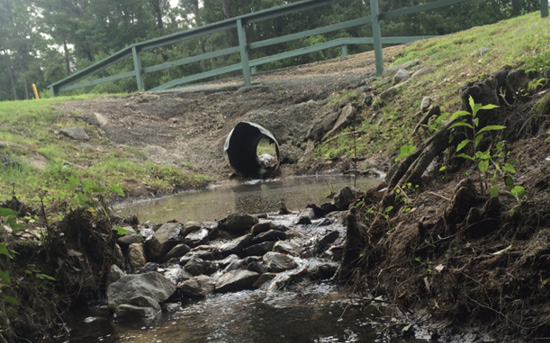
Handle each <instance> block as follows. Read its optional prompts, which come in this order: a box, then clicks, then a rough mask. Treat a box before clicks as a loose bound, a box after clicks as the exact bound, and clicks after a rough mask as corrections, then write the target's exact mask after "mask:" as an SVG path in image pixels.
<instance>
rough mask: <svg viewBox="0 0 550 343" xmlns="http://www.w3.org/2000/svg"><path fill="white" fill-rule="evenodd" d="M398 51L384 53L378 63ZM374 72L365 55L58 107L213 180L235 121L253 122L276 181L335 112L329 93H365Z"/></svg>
mask: <svg viewBox="0 0 550 343" xmlns="http://www.w3.org/2000/svg"><path fill="white" fill-rule="evenodd" d="M402 49H403V47H401V46H400V47H391V48H388V49H386V50H385V53H384V54H385V55H384V56H385V58H386V59H387V61H386V63H387V62H388V61H389V60H391V59H392V58H393V56H394V55H395V54H397V53H398V52H399V51H401V50H402ZM374 70H375V65H374V55H373V53H372V52H367V53H362V54H358V55H353V56H349V57H345V58H339V59H335V60H330V61H324V62H318V63H312V64H308V65H305V66H299V67H293V68H286V69H281V70H277V71H273V72H267V73H262V74H258V75H254V76H253V85H252V87H250V88H243V87H242V80H241V79H238V78H237V79H229V80H224V81H220V82H216V83H209V84H202V85H194V86H188V87H183V88H178V89H173V90H170V91H167V92H161V93H137V94H132V95H129V96H126V97H108V98H100V99H92V100H87V101H67V102H64V103H62V104H60V105H58V108H59V110H60V111H61V112H62V113H63V114H65V115H69V116H79V117H80V118H83V119H84V120H86V121H88V122H89V123H92V124H95V125H96V126H98V127H99V128H100V130H99V134H100V135H105V136H106V137H108V138H109V140H110V141H111V142H114V143H115V144H118V145H120V146H132V147H138V148H142V149H143V150H144V151H145V153H146V156H147V157H148V158H149V159H151V160H152V161H153V162H155V163H159V164H163V165H171V166H175V167H177V168H181V169H183V170H189V171H192V172H197V173H201V174H204V175H207V176H208V177H210V178H212V179H214V180H217V181H220V180H224V179H227V178H228V177H229V176H230V175H231V172H232V171H231V170H230V168H229V167H228V165H227V163H226V161H225V160H224V157H223V144H224V141H225V139H226V137H227V135H228V134H229V132H230V131H231V130H232V129H233V128H234V127H235V125H236V124H237V123H238V122H240V121H252V122H256V123H257V124H260V125H262V126H264V127H266V128H267V129H268V130H270V131H271V132H272V133H273V134H274V135H275V137H276V138H277V139H278V142H279V144H280V145H281V152H282V162H283V165H282V168H281V170H282V172H283V176H284V175H288V174H292V173H294V172H295V171H296V170H298V169H299V168H300V167H301V166H303V164H302V165H300V164H299V163H298V162H299V161H300V162H302V161H305V160H306V159H307V154H308V152H311V143H309V144H308V137H307V136H308V132H310V130H311V128H312V127H313V126H315V125H317V123H319V122H320V121H322V120H323V118H325V117H326V116H327V113H333V112H338V111H339V110H340V108H339V107H338V106H337V105H338V104H334V103H333V101H334V96H332V97H331V95H334V94H336V93H339V92H342V91H343V90H346V89H348V90H357V89H366V90H368V89H369V84H370V79H371V77H372V76H373V72H374ZM91 144H101V143H99V141H98V143H94V142H91ZM308 148H309V150H308Z"/></svg>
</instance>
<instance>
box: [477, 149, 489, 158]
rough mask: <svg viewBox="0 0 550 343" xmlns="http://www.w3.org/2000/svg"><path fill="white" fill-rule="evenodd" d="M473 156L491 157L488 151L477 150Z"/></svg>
mask: <svg viewBox="0 0 550 343" xmlns="http://www.w3.org/2000/svg"><path fill="white" fill-rule="evenodd" d="M475 157H476V158H477V159H480V160H488V159H490V158H491V153H490V152H489V151H478V152H476V154H475Z"/></svg>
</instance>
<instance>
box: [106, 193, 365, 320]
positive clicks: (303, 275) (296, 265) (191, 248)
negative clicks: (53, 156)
mask: <svg viewBox="0 0 550 343" xmlns="http://www.w3.org/2000/svg"><path fill="white" fill-rule="evenodd" d="M359 194H361V192H359V191H358V190H357V189H355V188H353V187H345V188H343V189H342V190H341V191H340V192H339V193H338V194H336V196H335V197H334V202H335V204H328V205H327V204H324V205H322V207H323V208H325V209H327V210H326V211H324V210H321V208H319V207H317V206H316V205H313V204H311V205H308V208H307V209H306V210H305V211H296V212H290V213H289V214H264V215H261V216H255V215H250V214H243V213H238V214H231V215H229V216H227V217H226V218H223V219H222V220H220V221H218V222H214V223H212V222H209V223H196V222H190V223H187V224H181V223H178V222H169V223H164V224H162V225H155V224H152V223H145V224H143V225H140V226H139V227H136V230H137V231H138V232H141V233H142V235H136V234H133V233H129V234H128V235H127V236H122V237H120V238H119V242H118V243H119V245H120V247H121V250H122V251H123V252H124V254H125V256H126V259H127V261H128V265H129V266H130V267H131V269H132V270H133V271H137V273H138V274H129V275H125V274H124V272H123V271H122V270H120V268H117V267H116V266H113V267H112V270H111V273H110V277H109V280H110V284H109V285H108V289H107V302H108V308H109V309H110V310H111V311H113V312H114V314H115V317H116V318H117V320H134V319H135V318H141V319H143V320H149V319H152V318H155V317H156V316H157V315H158V314H159V312H160V310H159V309H160V307H159V304H160V303H163V302H165V301H167V300H168V301H170V302H173V301H177V299H181V300H184V299H202V298H205V297H206V296H208V295H209V294H211V293H227V292H239V291H242V290H250V289H259V288H261V289H264V290H266V291H268V292H271V291H277V290H281V289H288V287H292V285H294V284H296V285H298V284H299V283H300V282H302V281H307V282H317V281H321V280H330V279H332V278H333V276H334V275H335V274H336V271H337V268H338V265H339V264H338V260H339V257H340V256H341V254H334V251H338V249H339V247H341V246H342V244H344V237H345V232H344V230H345V227H344V225H343V224H344V221H343V220H342V218H343V217H345V215H343V214H342V213H344V214H345V213H347V211H345V212H338V211H331V210H336V209H337V208H340V209H347V208H348V207H349V206H350V204H351V203H353V202H354V201H355V200H356V197H357V196H358V195H359ZM303 218H307V220H304V219H303ZM129 231H130V230H129ZM130 232H133V231H130ZM138 238H139V239H138ZM340 250H341V248H340Z"/></svg>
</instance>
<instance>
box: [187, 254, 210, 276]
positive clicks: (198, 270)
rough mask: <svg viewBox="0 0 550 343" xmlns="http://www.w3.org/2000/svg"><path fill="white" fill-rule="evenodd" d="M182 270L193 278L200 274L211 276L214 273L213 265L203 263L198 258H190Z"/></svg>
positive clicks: (203, 261)
mask: <svg viewBox="0 0 550 343" xmlns="http://www.w3.org/2000/svg"><path fill="white" fill-rule="evenodd" d="M183 268H184V269H185V270H186V271H187V272H188V273H189V274H191V275H193V276H197V275H201V274H212V273H213V272H215V271H216V267H215V266H214V264H213V263H211V262H208V261H205V260H203V259H201V258H198V257H193V258H191V259H190V260H189V261H188V262H187V263H186V264H185V266H184V267H183Z"/></svg>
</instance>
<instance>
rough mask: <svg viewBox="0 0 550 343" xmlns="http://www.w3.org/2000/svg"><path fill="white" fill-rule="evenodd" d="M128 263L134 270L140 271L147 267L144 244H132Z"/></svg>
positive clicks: (129, 248)
mask: <svg viewBox="0 0 550 343" xmlns="http://www.w3.org/2000/svg"><path fill="white" fill-rule="evenodd" d="M127 257H128V263H129V264H130V266H132V268H134V269H139V268H142V267H143V266H145V264H146V263H147V259H146V258H145V249H144V247H143V244H142V243H132V244H130V246H129V247H128V254H127Z"/></svg>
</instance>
